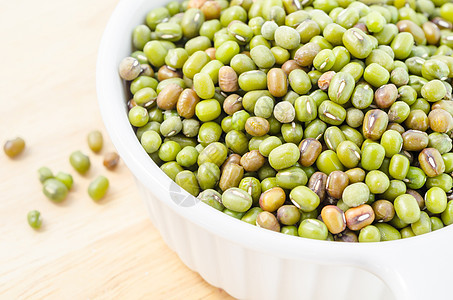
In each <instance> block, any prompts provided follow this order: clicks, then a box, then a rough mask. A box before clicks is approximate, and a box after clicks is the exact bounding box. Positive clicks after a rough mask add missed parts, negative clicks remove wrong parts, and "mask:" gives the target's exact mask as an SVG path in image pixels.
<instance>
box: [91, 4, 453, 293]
mask: <svg viewBox="0 0 453 300" xmlns="http://www.w3.org/2000/svg"><path fill="white" fill-rule="evenodd" d="M167 2H168V0H167V1H165V0H162V1H159V0H127V1H126V0H125V1H121V2H120V3H119V4H118V6H117V7H116V9H115V11H114V13H113V15H112V17H111V18H110V21H109V23H108V25H107V28H106V30H105V32H104V36H103V38H102V42H101V45H100V49H99V56H98V62H97V77H96V79H97V93H98V98H99V104H100V108H101V113H102V117H103V119H104V122H105V125H106V127H107V130H108V133H109V135H110V137H111V139H112V141H113V143H114V145H115V147H116V148H117V150H118V152H119V154H120V156H121V158H122V159H123V160H124V162H125V163H126V165H127V166H128V167H129V169H130V170H131V171H132V173H133V174H134V176H135V179H136V182H137V186H138V188H139V190H140V191H141V194H142V195H143V198H144V200H145V202H146V205H147V207H148V208H149V213H150V216H151V220H152V222H153V223H154V224H155V226H156V227H157V228H158V229H159V231H160V233H161V234H162V237H163V239H164V240H165V242H166V243H167V244H168V246H169V247H170V248H171V249H172V250H174V251H175V252H176V253H177V254H178V255H179V257H180V258H181V260H182V261H183V262H184V263H185V264H186V265H187V266H188V267H189V268H191V269H192V270H194V271H196V272H198V273H200V275H201V276H202V277H203V278H204V279H205V280H206V281H207V282H209V283H210V284H212V285H214V286H217V287H220V288H222V289H224V290H225V291H227V292H228V293H229V294H231V295H232V296H234V297H236V298H240V299H348V300H350V299H367V300H368V299H370V300H371V299H392V298H394V299H398V300H400V299H401V300H406V299H407V300H413V299H453V292H451V287H450V284H451V283H450V282H451V278H450V274H451V273H452V272H453V258H452V257H451V254H450V253H451V251H452V247H453V226H449V227H447V228H444V229H441V230H438V231H436V232H433V233H430V234H426V235H423V236H420V237H414V238H410V239H405V240H399V241H392V242H382V243H371V244H359V243H354V244H349V243H339V242H326V241H317V240H310V239H304V238H298V237H292V236H286V235H283V234H280V233H275V232H271V231H268V230H263V229H260V228H258V227H255V226H251V225H248V224H246V223H244V222H242V221H239V220H236V219H234V218H232V217H229V216H227V215H225V214H223V213H221V212H219V211H217V210H215V209H213V208H211V207H210V206H208V205H205V204H204V203H200V202H198V201H197V200H196V198H194V197H192V196H191V195H189V194H188V193H187V192H185V191H183V190H181V189H180V188H179V187H178V186H177V185H176V184H175V183H173V182H172V181H171V180H170V179H169V178H168V177H167V176H166V175H165V174H164V173H163V172H162V171H161V170H160V169H159V167H158V166H157V165H155V164H154V162H153V161H152V160H151V159H150V158H149V156H148V155H147V154H146V152H145V151H144V150H143V149H142V147H141V145H140V143H139V142H138V140H137V138H136V136H135V134H134V132H133V130H132V128H131V126H130V124H129V122H128V119H127V107H126V101H127V100H128V99H127V96H126V95H127V94H126V93H125V90H124V85H123V82H122V81H121V80H120V78H119V76H118V71H117V70H118V64H119V62H120V61H121V59H122V58H124V57H126V56H128V55H129V54H130V53H131V50H132V48H131V43H130V40H131V32H132V29H133V28H134V27H135V26H136V25H138V24H142V23H143V22H144V19H145V16H146V13H147V12H148V11H149V10H150V9H152V8H155V7H159V6H163V5H165V4H166V3H167Z"/></svg>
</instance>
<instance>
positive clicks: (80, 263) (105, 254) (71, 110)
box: [0, 0, 230, 299]
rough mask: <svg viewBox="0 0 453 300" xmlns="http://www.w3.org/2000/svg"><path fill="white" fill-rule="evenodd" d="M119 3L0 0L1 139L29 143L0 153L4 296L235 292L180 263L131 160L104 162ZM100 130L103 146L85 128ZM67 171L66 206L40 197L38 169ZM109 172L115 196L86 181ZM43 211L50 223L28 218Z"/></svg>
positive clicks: (216, 295)
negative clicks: (105, 56) (102, 104)
mask: <svg viewBox="0 0 453 300" xmlns="http://www.w3.org/2000/svg"><path fill="white" fill-rule="evenodd" d="M116 3H117V1H108V0H99V1H95V2H93V1H88V0H79V1H69V0H59V1H57V0H48V1H31V0H16V1H6V0H2V1H0V38H1V47H0V59H1V64H0V66H1V72H0V91H1V95H0V99H1V100H0V101H1V105H0V142H1V143H2V145H3V143H4V142H5V141H6V140H7V139H10V138H13V137H16V136H21V137H23V138H24V139H25V140H26V143H27V147H26V151H25V152H24V153H22V154H21V155H20V156H19V157H17V158H16V159H14V160H11V159H9V158H8V157H6V155H4V153H3V152H1V153H0V214H1V220H0V266H1V267H0V295H1V296H0V297H1V298H2V299H44V298H45V299H143V298H147V299H229V298H230V297H229V296H228V295H227V294H226V293H225V292H223V291H221V290H219V289H217V288H215V287H212V286H210V285H209V284H207V283H206V282H205V281H204V280H203V279H202V278H201V277H200V276H199V275H198V274H196V273H194V272H192V271H191V270H189V269H188V268H187V267H186V266H184V265H183V264H182V263H181V261H180V260H179V258H178V257H177V256H176V255H175V253H173V252H172V251H171V250H170V249H169V248H168V247H167V246H166V245H165V244H164V242H163V241H162V239H161V237H160V235H159V233H158V231H157V230H156V229H155V228H154V227H153V225H152V223H151V222H150V221H149V219H148V215H147V211H146V209H145V205H144V203H143V202H142V200H141V199H140V197H139V195H138V193H137V189H136V187H135V184H134V182H133V179H132V176H131V174H130V173H129V171H128V170H127V168H126V166H125V165H124V164H123V163H120V165H119V166H118V168H117V169H116V170H115V171H113V172H112V171H107V170H106V169H105V168H104V167H103V166H102V160H103V154H105V153H106V152H108V151H112V150H114V148H113V146H112V144H111V143H110V141H109V140H108V137H107V135H106V133H105V129H104V126H103V123H102V120H101V117H100V114H99V109H98V104H97V100H96V93H95V63H96V55H97V49H98V45H99V41H100V38H101V35H102V32H103V30H104V27H105V25H106V23H107V20H108V18H109V16H110V14H111V12H112V11H113V9H114V7H115V5H116ZM92 129H99V130H101V131H102V132H103V133H104V138H105V146H104V149H103V150H102V152H101V153H100V154H94V153H92V152H90V150H89V149H88V146H87V144H86V135H87V134H88V132H89V131H90V130H92ZM78 149H80V150H81V151H83V152H85V153H86V154H89V156H90V158H91V162H92V168H91V170H90V171H89V173H88V174H87V175H86V176H83V177H82V176H80V175H78V174H76V172H75V171H74V170H73V169H72V168H71V166H70V165H69V162H68V157H69V154H70V153H71V152H72V151H74V150H78ZM41 166H48V167H50V168H51V169H52V170H53V171H54V172H57V171H65V172H70V173H71V174H72V175H73V177H74V180H75V184H74V187H73V189H72V190H71V192H70V194H69V196H68V198H67V199H66V200H65V201H64V203H62V204H54V203H52V202H51V201H49V200H48V199H46V198H45V197H44V195H43V194H42V192H41V183H40V182H39V180H38V179H37V169H38V168H39V167H41ZM100 174H104V175H106V176H107V177H108V178H109V179H110V183H111V188H110V190H109V193H108V196H107V197H106V198H105V199H104V200H102V201H101V202H100V203H95V202H93V201H92V200H91V199H90V198H89V197H88V195H87V193H86V189H87V186H88V184H89V182H90V181H91V180H93V179H94V178H95V177H96V176H98V175H100ZM32 209H37V210H39V211H40V212H41V214H42V216H43V227H42V228H41V229H40V230H38V231H35V230H33V229H31V228H30V227H29V226H28V224H27V220H26V216H27V212H28V211H30V210H32Z"/></svg>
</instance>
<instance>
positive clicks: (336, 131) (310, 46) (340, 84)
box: [119, 0, 453, 242]
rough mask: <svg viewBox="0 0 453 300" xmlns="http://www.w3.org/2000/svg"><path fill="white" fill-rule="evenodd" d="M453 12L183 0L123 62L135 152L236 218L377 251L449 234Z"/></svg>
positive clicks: (158, 18) (138, 31)
mask: <svg viewBox="0 0 453 300" xmlns="http://www.w3.org/2000/svg"><path fill="white" fill-rule="evenodd" d="M452 22H453V3H451V1H450V0H432V1H430V0H388V1H387V0H362V1H354V0H313V1H312V0H302V1H301V0H231V1H227V0H188V1H187V0H186V1H184V2H182V3H179V2H177V1H172V2H169V3H168V4H167V5H166V6H165V7H159V8H155V9H153V10H151V11H150V12H148V14H147V16H146V22H145V24H142V25H138V26H137V27H135V29H134V30H133V32H132V43H133V46H134V52H133V53H132V54H131V55H130V56H129V57H126V58H124V60H122V61H121V63H120V65H119V74H120V76H121V78H123V79H124V80H126V82H127V87H128V88H129V89H130V93H131V94H130V95H131V99H130V100H129V101H128V103H127V105H128V108H129V115H128V117H129V121H130V123H131V125H132V126H133V127H134V128H135V129H136V135H137V137H138V139H139V141H140V142H141V144H142V146H143V148H144V150H145V151H146V152H147V153H149V156H150V157H151V158H152V159H153V160H154V162H155V163H156V164H158V165H159V166H160V168H161V169H162V171H163V172H164V173H165V174H167V175H168V176H169V177H170V178H171V179H173V180H174V181H175V182H176V183H177V184H178V185H180V186H181V187H182V188H183V189H185V190H186V191H187V192H189V193H190V194H192V195H194V196H196V197H198V198H199V199H200V200H201V201H203V202H205V203H207V204H209V205H210V206H212V207H213V208H215V209H217V210H220V211H223V212H224V213H225V214H228V215H230V216H232V217H234V218H237V219H240V220H242V221H244V222H246V223H250V224H252V225H256V226H259V227H261V228H265V229H268V230H273V231H279V232H282V233H284V234H288V235H293V236H301V237H306V238H312V239H319V240H330V241H342V242H378V241H388V240H395V239H401V238H408V237H412V236H416V235H421V234H424V233H428V232H431V231H434V230H438V229H440V228H442V227H444V226H446V225H450V224H451V223H453V201H452V199H453V197H452V195H451V193H452V191H451V190H452V184H453V179H452V177H451V173H452V172H453V152H451V150H452V140H451V137H452V134H453V132H452V129H453V116H452V115H453V101H452V85H451V83H452V78H453V32H452V27H453V25H452Z"/></svg>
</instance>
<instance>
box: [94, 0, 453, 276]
mask: <svg viewBox="0 0 453 300" xmlns="http://www.w3.org/2000/svg"><path fill="white" fill-rule="evenodd" d="M144 2H145V0H128V1H124V0H123V1H120V2H119V4H118V5H117V7H116V8H115V10H114V12H113V14H112V16H111V17H110V19H109V21H108V24H107V26H106V29H105V31H104V33H103V35H102V40H101V43H100V46H99V51H98V58H97V64H96V88H97V96H98V103H99V107H100V111H101V115H102V118H103V121H104V124H105V126H106V129H107V132H108V133H109V136H110V137H111V139H112V142H113V144H114V146H115V147H116V149H117V151H118V153H119V154H120V156H121V158H122V159H123V161H124V162H125V164H126V165H127V166H128V168H129V169H130V171H131V172H132V174H133V175H134V176H135V177H136V179H137V180H139V181H140V182H141V183H142V184H143V185H145V186H147V187H148V188H149V187H150V183H152V184H153V185H156V186H158V187H159V190H161V191H168V187H169V186H170V184H171V182H173V181H172V180H171V179H170V178H169V177H167V176H166V175H165V174H164V173H163V172H162V171H161V170H160V168H159V167H158V166H157V165H156V164H155V163H154V162H153V161H152V160H151V159H149V156H148V154H147V153H146V152H145V151H144V150H143V148H142V147H141V145H140V143H139V142H138V139H137V138H136V136H135V134H134V132H133V130H132V127H131V125H130V124H129V122H128V119H127V113H126V100H127V99H126V97H125V93H124V88H125V85H124V83H123V82H122V81H121V80H120V79H119V76H118V74H117V65H118V63H119V60H120V59H121V58H120V56H119V55H120V54H119V53H117V52H118V51H112V50H111V49H120V48H121V47H122V46H123V48H124V40H123V39H122V38H123V37H124V36H126V33H127V36H129V38H130V32H131V30H130V28H132V27H130V25H131V23H132V24H135V25H138V24H139V23H137V22H136V21H130V20H129V19H131V17H130V16H132V15H134V14H137V12H136V10H137V7H139V6H140V5H142V6H143V5H145V4H143V3H144ZM151 2H154V1H151ZM165 2H168V1H156V2H154V3H151V4H147V5H148V6H150V5H154V6H161V5H162V3H165ZM141 15H142V16H144V13H142V14H141ZM125 20H129V23H128V24H124V23H125ZM123 53H124V52H123ZM125 55H128V54H125ZM182 193H184V195H185V196H187V197H193V196H192V195H190V194H189V193H187V192H186V191H184V190H182ZM155 201H161V202H163V203H165V204H166V205H167V206H168V207H170V208H171V209H172V210H173V211H174V212H175V213H176V214H178V215H179V216H180V217H182V218H184V219H186V220H188V221H190V222H191V223H194V224H196V225H198V226H200V227H203V228H204V229H205V230H207V231H209V232H210V233H212V234H214V235H216V236H219V237H221V238H223V239H225V240H228V241H229V242H231V243H234V244H238V245H241V246H244V247H247V248H248V249H252V250H254V251H257V252H261V253H268V254H272V255H278V256H280V257H282V258H286V259H296V260H310V261H315V262H316V263H319V264H337V265H338V264H339V265H349V266H356V267H360V268H363V269H367V270H370V269H376V268H377V267H379V266H377V265H378V264H379V263H381V262H382V261H384V259H383V258H380V259H376V260H374V261H373V262H371V261H370V257H372V256H373V255H376V254H377V253H381V254H382V255H381V256H383V257H384V258H385V257H386V256H387V255H389V254H390V253H402V251H401V249H411V248H413V247H417V248H420V247H423V248H424V249H427V248H426V247H425V246H424V245H426V244H429V245H430V246H433V245H434V244H435V243H436V242H437V241H439V240H441V239H442V237H445V236H446V235H448V234H452V233H453V226H451V227H450V226H446V227H444V228H442V229H439V230H437V231H434V232H431V233H429V234H425V235H422V236H416V237H412V238H410V239H401V240H396V241H387V242H379V243H341V242H327V241H319V240H312V239H308V238H300V237H293V236H288V235H285V234H281V233H277V232H272V231H269V230H262V229H260V228H258V227H256V226H249V224H247V225H244V224H245V223H244V222H243V221H240V220H237V219H235V218H232V217H230V216H227V215H225V214H224V213H222V212H219V211H217V210H215V209H213V208H212V207H210V206H208V205H205V204H202V205H198V204H197V205H195V206H192V207H181V206H178V205H176V204H175V203H174V202H172V201H170V197H168V196H167V195H160V196H159V197H155ZM377 246H378V247H377ZM375 258H376V257H375ZM378 276H379V275H378ZM379 277H381V276H379Z"/></svg>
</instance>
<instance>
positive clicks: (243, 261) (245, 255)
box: [136, 180, 394, 300]
mask: <svg viewBox="0 0 453 300" xmlns="http://www.w3.org/2000/svg"><path fill="white" fill-rule="evenodd" d="M136 182H137V185H138V187H139V190H140V193H141V194H142V196H143V199H144V200H145V203H146V206H147V208H148V210H149V213H150V217H151V221H152V222H153V224H154V225H155V226H156V227H157V229H158V230H159V232H160V234H161V235H162V238H163V239H164V241H165V243H166V244H167V245H168V246H169V247H170V248H171V249H172V250H173V251H175V252H176V253H177V254H178V256H179V257H180V259H181V260H182V261H183V262H184V264H186V265H187V266H188V267H189V268H190V269H192V270H193V271H195V272H198V273H199V274H200V275H201V276H202V277H203V278H204V279H205V280H206V281H207V282H208V283H210V284H211V285H213V286H216V287H219V288H222V289H224V290H225V291H226V292H227V293H229V294H230V295H232V296H233V297H235V298H238V299H250V300H254V299H260V300H267V299H269V300H273V299H306V300H326V299H328V300H355V299H357V300H359V299H360V300H363V299H367V300H384V299H385V300H392V299H394V298H393V296H392V294H391V292H390V290H389V289H388V288H387V286H386V285H385V284H384V283H383V282H382V281H381V280H380V279H378V278H377V277H376V276H375V275H373V274H371V273H368V272H366V271H363V270H361V269H357V268H352V267H343V266H332V265H330V266H328V265H320V264H315V263H312V262H308V261H299V260H296V261H293V260H288V259H283V258H281V257H278V256H271V255H268V254H265V253H260V252H257V251H254V250H250V249H247V248H245V247H243V246H242V245H239V244H236V243H232V242H230V241H229V240H226V239H223V238H220V237H218V236H216V235H214V234H212V233H210V232H209V231H207V230H205V229H203V228H201V227H199V226H198V225H195V224H193V223H191V222H188V221H187V220H186V219H184V218H182V217H180V216H179V215H178V214H176V213H175V212H174V211H173V210H172V209H171V208H169V207H168V206H167V205H165V204H164V203H163V202H161V201H160V200H159V199H158V198H157V197H156V196H155V195H153V193H152V192H151V191H150V190H149V189H148V188H147V187H146V186H144V185H142V184H141V183H140V182H139V181H138V180H136ZM271 242H272V241H269V243H271Z"/></svg>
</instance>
